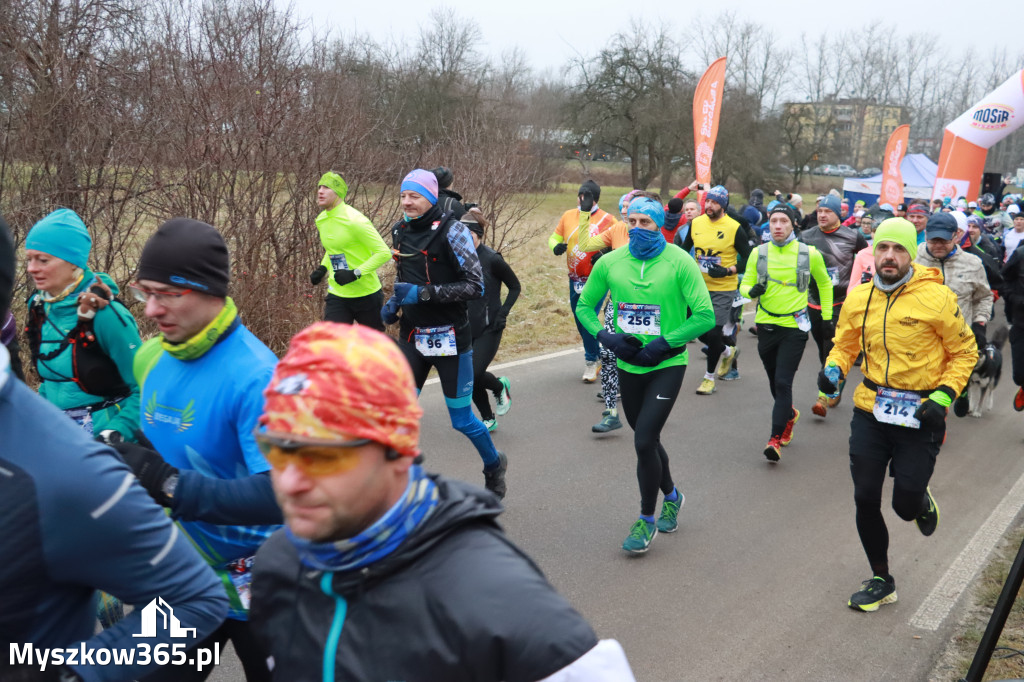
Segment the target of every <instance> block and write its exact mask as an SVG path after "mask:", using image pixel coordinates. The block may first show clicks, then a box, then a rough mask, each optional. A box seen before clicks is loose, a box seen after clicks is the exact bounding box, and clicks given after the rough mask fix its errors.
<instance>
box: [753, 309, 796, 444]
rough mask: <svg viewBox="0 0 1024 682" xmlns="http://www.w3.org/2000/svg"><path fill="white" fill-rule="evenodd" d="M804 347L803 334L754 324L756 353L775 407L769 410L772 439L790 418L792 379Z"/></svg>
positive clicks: (770, 325) (779, 432)
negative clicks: (755, 328)
mask: <svg viewBox="0 0 1024 682" xmlns="http://www.w3.org/2000/svg"><path fill="white" fill-rule="evenodd" d="M806 345H807V332H802V331H800V330H799V329H796V328H795V327H780V326H779V325H777V324H764V323H762V324H759V325H757V353H758V355H760V356H761V362H762V363H763V364H764V371H765V372H767V374H768V386H769V388H771V391H772V397H773V398H775V407H773V408H772V438H775V437H776V436H781V435H782V432H783V431H785V430H786V422H788V421H789V420H790V419H791V418H792V417H793V378H794V377H795V376H796V370H797V367H799V366H800V359H801V358H802V357H803V356H804V346H806Z"/></svg>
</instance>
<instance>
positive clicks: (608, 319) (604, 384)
mask: <svg viewBox="0 0 1024 682" xmlns="http://www.w3.org/2000/svg"><path fill="white" fill-rule="evenodd" d="M604 328H605V329H607V330H608V331H610V332H612V333H614V332H615V305H614V304H613V303H612V301H611V299H610V298H609V299H608V303H606V304H605V307H604ZM601 393H603V394H604V406H605V409H608V410H614V409H615V406H616V405H618V403H619V370H618V366H617V365H616V362H615V353H613V352H611V351H610V350H608V349H607V348H605V347H604V346H601Z"/></svg>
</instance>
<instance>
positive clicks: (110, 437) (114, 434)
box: [96, 429, 124, 445]
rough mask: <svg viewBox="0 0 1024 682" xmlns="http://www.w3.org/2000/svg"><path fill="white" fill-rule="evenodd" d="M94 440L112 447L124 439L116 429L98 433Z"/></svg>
mask: <svg viewBox="0 0 1024 682" xmlns="http://www.w3.org/2000/svg"><path fill="white" fill-rule="evenodd" d="M96 440H97V441H99V442H100V443H106V444H107V445H113V444H115V443H120V442H122V441H124V437H123V436H121V432H120V431H118V430H117V429H104V430H103V431H100V433H99V435H98V436H96Z"/></svg>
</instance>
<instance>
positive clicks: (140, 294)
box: [128, 282, 192, 305]
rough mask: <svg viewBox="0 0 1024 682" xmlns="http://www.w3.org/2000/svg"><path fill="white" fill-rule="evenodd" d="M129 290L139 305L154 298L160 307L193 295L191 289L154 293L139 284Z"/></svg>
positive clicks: (130, 286)
mask: <svg viewBox="0 0 1024 682" xmlns="http://www.w3.org/2000/svg"><path fill="white" fill-rule="evenodd" d="M128 288H129V289H131V292H132V297H133V298H134V299H135V300H136V301H138V302H139V303H148V302H149V299H150V298H152V299H153V300H155V301H156V302H157V303H159V304H160V305H165V304H167V303H171V302H173V301H177V300H178V299H180V298H181V297H182V296H187V295H188V294H191V293H192V290H191V289H185V290H184V291H154V290H152V289H147V288H146V287H144V286H142V285H141V284H139V283H138V282H136V283H135V284H129V285H128Z"/></svg>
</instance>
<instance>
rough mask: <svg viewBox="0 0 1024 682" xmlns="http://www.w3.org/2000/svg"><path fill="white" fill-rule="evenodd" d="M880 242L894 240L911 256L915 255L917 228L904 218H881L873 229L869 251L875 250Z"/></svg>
mask: <svg viewBox="0 0 1024 682" xmlns="http://www.w3.org/2000/svg"><path fill="white" fill-rule="evenodd" d="M880 242H896V243H897V244H899V245H900V246H902V247H903V248H905V249H906V250H907V253H909V254H910V257H911V258H915V257H917V228H916V227H914V223H912V222H910V221H909V220H907V219H906V218H888V219H886V220H883V221H882V223H881V224H880V225H879V226H878V229H877V230H875V236H874V241H872V242H871V244H872V247H871V253H874V252H875V249H876V248H878V244H879V243H880Z"/></svg>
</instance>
